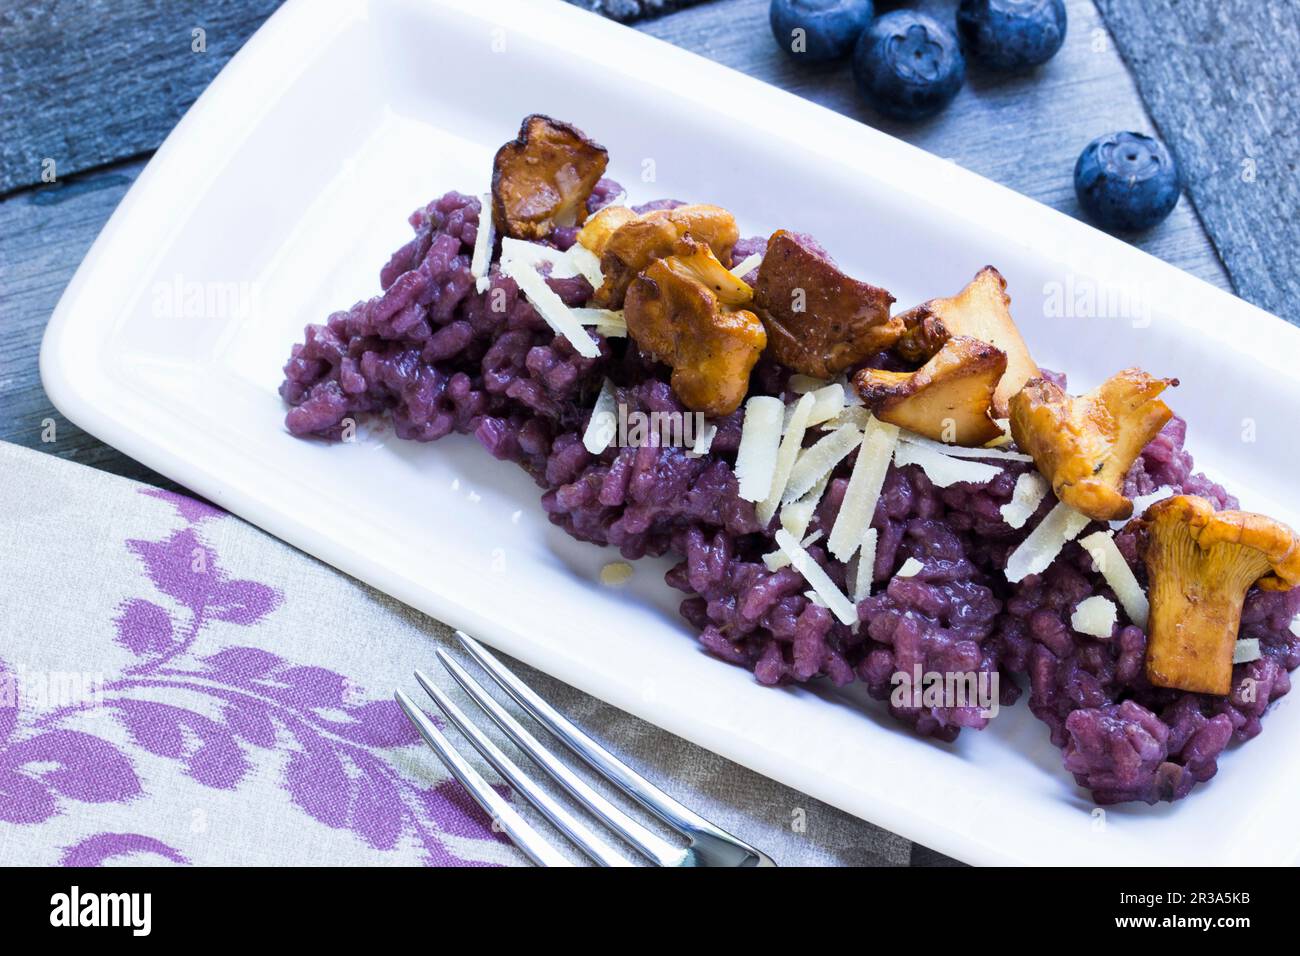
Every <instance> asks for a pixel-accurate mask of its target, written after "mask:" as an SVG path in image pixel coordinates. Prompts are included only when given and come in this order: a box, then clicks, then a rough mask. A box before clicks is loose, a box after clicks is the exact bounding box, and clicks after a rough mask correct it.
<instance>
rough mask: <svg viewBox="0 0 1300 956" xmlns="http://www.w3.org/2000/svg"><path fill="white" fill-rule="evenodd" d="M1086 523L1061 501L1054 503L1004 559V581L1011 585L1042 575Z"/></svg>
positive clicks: (1085, 520)
mask: <svg viewBox="0 0 1300 956" xmlns="http://www.w3.org/2000/svg"><path fill="white" fill-rule="evenodd" d="M1088 520H1089V519H1088V516H1087V515H1085V514H1080V513H1079V512H1077V511H1075V510H1074V509H1073V508H1071V507H1070V506H1069V505H1067V504H1066V503H1065V502H1063V501H1062V502H1058V503H1057V505H1056V507H1055V508H1053V509H1052V510H1051V511H1049V512H1048V513H1047V517H1046V518H1044V519H1043V520H1042V521H1040V522H1039V523H1038V527H1036V528H1035V529H1034V530H1033V531H1031V532H1029V537H1027V538H1025V540H1024V541H1022V542H1020V546H1019V547H1018V548H1016V550H1014V551H1012V552H1011V556H1010V557H1009V558H1007V569H1006V572H1005V573H1006V578H1007V580H1008V581H1010V582H1011V583H1012V584H1014V583H1016V582H1017V581H1023V580H1024V579H1025V578H1027V577H1028V576H1029V575H1031V574H1041V573H1042V572H1043V571H1046V570H1047V567H1048V565H1050V564H1051V563H1052V562H1053V561H1055V560H1056V556H1057V555H1058V554H1060V553H1061V549H1062V548H1064V547H1065V545H1066V544H1067V543H1068V542H1070V541H1073V540H1074V539H1075V538H1077V537H1078V536H1079V532H1080V531H1082V530H1083V529H1084V528H1086V527H1087V526H1088Z"/></svg>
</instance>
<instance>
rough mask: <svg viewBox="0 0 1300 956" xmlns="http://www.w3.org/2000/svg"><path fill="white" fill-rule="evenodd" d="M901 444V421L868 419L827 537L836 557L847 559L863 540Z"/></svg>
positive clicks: (832, 552)
mask: <svg viewBox="0 0 1300 956" xmlns="http://www.w3.org/2000/svg"><path fill="white" fill-rule="evenodd" d="M897 445H898V426H897V425H890V424H887V423H886V422H881V421H876V420H875V419H872V420H871V421H870V422H868V423H867V432H866V435H865V436H864V437H863V439H862V445H861V447H860V448H859V449H858V457H857V460H856V461H854V463H853V473H852V474H851V475H850V476H849V484H848V487H847V488H845V489H844V500H843V502H841V504H840V512H839V514H838V515H837V516H836V518H835V527H834V528H832V529H831V536H830V538H828V539H827V541H826V546H827V548H829V549H830V552H831V554H833V555H834V556H835V558H836V560H838V561H846V562H847V561H848V560H849V558H851V557H853V552H854V551H856V550H857V549H858V545H859V544H860V543H861V542H862V536H863V534H865V533H866V530H867V527H868V525H870V524H871V519H872V518H873V517H875V514H876V503H877V502H878V501H879V500H880V489H881V487H882V486H883V485H884V483H885V474H886V473H887V472H888V471H889V461H890V458H891V457H893V455H894V451H895V448H896V446H897Z"/></svg>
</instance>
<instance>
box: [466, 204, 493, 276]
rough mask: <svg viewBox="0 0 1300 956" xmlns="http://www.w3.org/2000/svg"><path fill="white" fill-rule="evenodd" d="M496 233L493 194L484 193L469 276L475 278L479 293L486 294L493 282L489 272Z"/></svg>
mask: <svg viewBox="0 0 1300 956" xmlns="http://www.w3.org/2000/svg"><path fill="white" fill-rule="evenodd" d="M496 232H497V231H496V224H495V223H494V222H493V221H492V194H491V193H484V194H483V197H482V205H481V206H480V211H479V214H478V232H477V233H476V234H475V236H474V253H473V255H471V256H470V260H469V274H470V275H472V276H473V277H474V288H475V290H476V291H478V292H486V291H487V288H488V286H489V285H490V284H491V281H492V280H491V279H490V278H489V277H488V270H489V269H490V268H491V266H492V246H493V245H494V244H495V243H496Z"/></svg>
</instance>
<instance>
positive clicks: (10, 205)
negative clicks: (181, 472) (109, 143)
mask: <svg viewBox="0 0 1300 956" xmlns="http://www.w3.org/2000/svg"><path fill="white" fill-rule="evenodd" d="M143 168H144V163H143V162H134V163H127V164H123V165H121V166H116V167H113V168H110V169H106V170H102V171H100V172H95V173H90V174H87V175H85V176H83V177H78V178H75V179H74V180H72V181H71V182H68V183H60V184H57V185H53V186H49V187H45V188H43V189H39V190H29V191H27V192H23V193H19V194H18V195H16V196H12V197H10V198H9V199H7V200H5V201H4V202H3V203H0V264H2V268H0V308H2V309H3V312H2V313H0V315H3V322H2V324H0V328H2V329H3V333H4V334H3V335H0V441H7V442H12V443H13V444H15V445H24V446H27V447H29V448H38V449H41V450H43V451H48V452H50V453H51V454H55V455H58V456H60V457H62V458H71V459H74V460H76V461H79V462H82V463H83V464H87V465H90V466H92V467H95V468H102V469H104V470H105V471H111V472H115V473H116V474H120V475H126V476H128V477H130V478H136V479H138V480H140V481H147V482H149V483H151V484H156V485H161V486H163V487H174V484H173V483H171V482H170V481H168V480H167V479H164V478H163V477H162V476H161V475H158V474H156V473H155V472H153V471H151V470H150V469H148V468H146V467H145V466H144V465H142V464H140V463H139V462H137V461H135V460H133V459H131V458H128V457H127V456H125V455H123V454H122V453H121V452H119V451H117V450H116V449H114V448H110V447H109V446H108V445H105V444H104V443H103V442H101V441H99V440H98V439H97V438H94V437H92V436H91V435H88V434H86V433H85V432H83V431H82V430H81V429H79V428H77V427H76V426H75V425H73V424H72V423H71V422H69V421H68V420H67V419H66V418H64V417H63V416H62V415H61V414H59V413H58V412H56V411H55V410H54V407H53V405H51V404H50V400H49V398H48V397H47V396H46V394H45V390H44V389H43V388H42V387H41V381H40V375H39V371H38V369H37V356H38V354H39V352H40V346H41V336H42V335H43V334H44V332H45V323H46V320H47V319H48V318H49V316H50V313H51V312H53V311H54V306H55V304H57V302H58V301H59V296H60V295H62V294H63V290H64V288H65V287H66V286H67V284H68V282H69V280H71V278H72V274H73V273H74V272H75V271H76V269H77V266H78V264H80V262H81V259H82V257H83V256H85V254H86V251H87V250H88V249H89V248H90V244H91V243H92V242H94V240H95V236H97V235H98V234H99V231H100V229H102V228H103V226H104V223H105V221H106V220H107V219H108V217H109V215H110V214H111V213H112V211H113V210H114V208H116V206H117V204H118V202H120V201H121V199H122V196H124V195H125V194H126V190H127V188H128V187H129V186H130V185H131V183H132V182H134V181H135V177H136V176H137V175H138V174H139V172H140V170H141V169H143Z"/></svg>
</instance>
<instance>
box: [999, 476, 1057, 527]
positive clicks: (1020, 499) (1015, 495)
mask: <svg viewBox="0 0 1300 956" xmlns="http://www.w3.org/2000/svg"><path fill="white" fill-rule="evenodd" d="M1051 490H1052V489H1051V486H1050V485H1049V484H1048V483H1047V479H1046V478H1044V477H1043V476H1042V475H1040V474H1039V473H1038V472H1036V471H1027V472H1025V473H1024V474H1023V475H1021V476H1020V477H1019V478H1017V479H1016V487H1015V490H1014V491H1012V492H1011V500H1010V501H1008V502H1007V503H1006V504H1004V505H1003V506H1002V507H1001V508H1000V509H998V510H999V511H1001V512H1002V520H1003V521H1005V522H1006V523H1007V524H1008V525H1010V526H1011V527H1013V528H1023V527H1024V526H1025V522H1026V521H1028V520H1029V519H1030V518H1032V517H1033V516H1034V512H1035V511H1037V510H1038V506H1039V505H1041V504H1042V503H1043V499H1044V498H1046V497H1047V493H1048V492H1049V491H1051Z"/></svg>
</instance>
